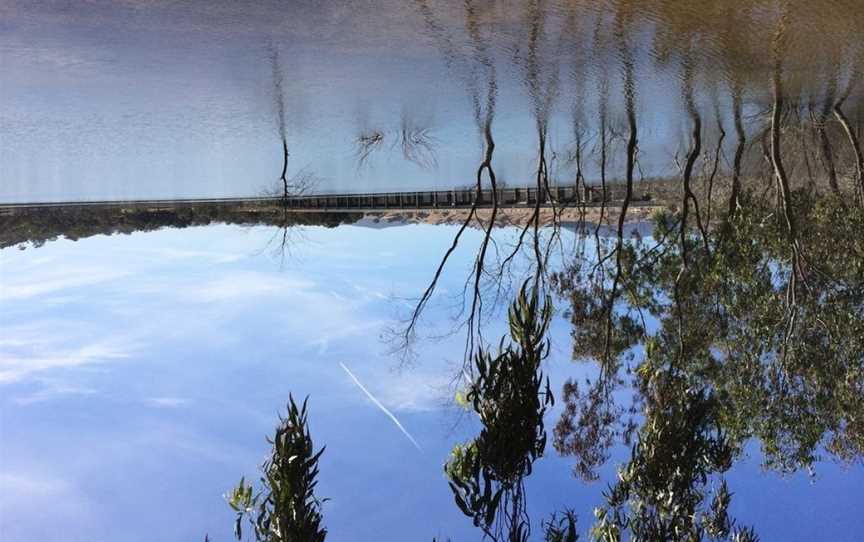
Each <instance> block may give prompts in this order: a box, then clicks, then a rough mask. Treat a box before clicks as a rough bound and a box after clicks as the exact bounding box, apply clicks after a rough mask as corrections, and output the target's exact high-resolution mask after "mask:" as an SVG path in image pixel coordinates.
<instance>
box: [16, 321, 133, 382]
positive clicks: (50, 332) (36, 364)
mask: <svg viewBox="0 0 864 542" xmlns="http://www.w3.org/2000/svg"><path fill="white" fill-rule="evenodd" d="M55 324H56V325H55ZM86 331H87V330H82V329H79V328H77V326H75V325H74V324H72V323H57V322H52V321H41V322H36V323H34V324H30V325H20V326H14V327H11V326H9V327H5V328H4V329H3V333H4V337H3V338H0V383H8V382H16V381H19V380H21V379H22V378H24V377H26V376H29V375H31V374H38V373H42V372H45V371H51V370H57V369H68V368H73V367H83V366H89V365H96V364H102V363H107V362H111V361H117V360H122V359H126V358H128V357H130V356H131V355H132V353H133V352H134V351H136V350H137V349H138V345H137V344H136V343H135V342H133V341H131V340H129V339H128V338H125V337H123V336H112V337H110V338H98V339H90V340H88V339H87V338H86V335H88V333H86Z"/></svg>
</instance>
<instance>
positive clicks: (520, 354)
mask: <svg viewBox="0 0 864 542" xmlns="http://www.w3.org/2000/svg"><path fill="white" fill-rule="evenodd" d="M551 316H552V304H551V300H550V299H549V297H545V298H544V299H543V300H542V302H541V300H540V299H539V295H538V293H537V290H536V289H530V291H529V285H528V282H526V283H525V284H524V285H523V286H522V288H521V290H520V292H519V295H518V297H517V299H516V300H515V301H514V302H513V304H512V305H511V307H510V311H509V321H510V337H511V340H512V343H511V344H508V345H506V346H505V344H504V340H503V339H502V341H501V344H500V346H499V353H498V354H497V355H496V356H494V357H493V356H492V355H491V354H490V353H489V352H488V351H486V350H484V349H481V350H480V351H479V352H478V353H477V354H476V356H475V357H474V369H475V371H476V377H475V379H474V380H473V382H472V383H471V385H470V386H469V388H468V391H467V394H466V396H465V399H466V402H467V403H468V404H470V405H471V408H472V410H473V411H474V412H476V413H477V414H478V416H479V418H480V421H481V423H482V425H483V428H482V430H481V432H480V435H479V436H478V437H477V438H476V439H474V440H473V441H471V442H470V443H467V444H464V445H457V446H456V447H455V448H454V449H453V453H452V454H451V458H450V460H449V461H448V462H447V464H446V465H445V467H444V472H445V474H446V475H447V478H448V480H449V484H450V488H451V490H452V492H453V497H454V499H455V502H456V505H457V506H458V507H459V509H460V510H461V511H462V512H463V513H464V514H465V515H466V516H468V517H471V518H472V519H473V521H474V524H475V525H476V526H478V527H481V528H482V529H483V530H484V532H485V533H486V534H487V535H489V536H493V538H496V537H495V535H494V534H493V530H496V528H495V525H498V526H501V525H504V526H505V527H506V528H503V529H504V530H506V531H507V537H508V538H507V539H508V540H514V541H515V540H527V538H528V535H529V533H530V526H529V525H528V524H527V523H526V522H525V521H524V510H525V503H524V492H523V489H522V480H523V479H524V478H525V476H527V475H529V474H530V473H531V467H532V464H533V462H534V461H535V460H536V459H537V458H538V457H540V456H542V455H543V452H544V449H545V447H546V432H545V429H544V425H543V415H544V414H545V412H546V409H547V408H548V406H550V405H551V404H552V403H553V397H552V393H551V390H550V389H549V381H548V379H544V377H543V373H542V372H541V371H540V364H541V362H542V361H543V359H544V358H545V357H546V356H547V355H548V348H549V345H548V341H547V339H546V337H545V335H546V332H547V330H548V328H549V322H550V320H551ZM502 509H504V512H505V513H504V517H501V514H500V513H499V512H501V510H502ZM496 519H498V520H499V521H498V523H497V524H496ZM498 530H501V529H498Z"/></svg>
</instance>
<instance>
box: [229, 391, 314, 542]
mask: <svg viewBox="0 0 864 542" xmlns="http://www.w3.org/2000/svg"><path fill="white" fill-rule="evenodd" d="M307 400H308V398H307ZM306 403H307V401H306V400H304V401H303V405H302V406H300V407H298V406H297V404H296V403H295V402H294V398H293V397H289V400H288V414H287V416H286V417H284V418H280V424H279V426H278V427H277V428H276V434H275V436H274V438H273V439H268V442H269V443H270V444H271V445H272V446H273V448H272V451H271V454H270V457H269V458H268V459H267V460H266V461H265V462H264V464H263V465H262V467H261V471H262V476H261V488H260V490H259V491H258V492H257V493H255V494H254V495H253V489H252V486H251V485H247V484H246V482H245V478H241V479H240V483H239V484H238V485H237V487H236V488H234V490H232V491H231V493H229V494H228V495H226V500H227V501H228V504H229V506H230V507H231V508H232V509H233V510H234V511H235V512H236V513H237V518H236V522H235V533H234V534H235V536H236V537H237V539H238V540H242V538H243V533H242V524H243V519H244V518H247V519H248V521H249V523H250V525H251V526H252V530H253V533H254V536H255V540H256V541H262V542H264V541H266V542H323V540H324V539H325V537H326V536H327V530H326V529H325V528H324V527H323V526H322V525H321V521H322V517H321V511H320V508H321V504H322V502H323V501H320V500H318V498H317V497H316V496H315V486H316V485H317V483H318V482H317V480H316V478H317V476H318V460H319V458H320V457H321V454H322V453H323V452H324V448H322V449H321V450H319V451H318V452H317V453H316V452H315V451H314V447H313V444H312V438H311V436H310V434H309V430H308V427H307V410H306Z"/></svg>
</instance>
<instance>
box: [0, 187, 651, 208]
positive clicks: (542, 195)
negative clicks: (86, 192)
mask: <svg viewBox="0 0 864 542" xmlns="http://www.w3.org/2000/svg"><path fill="white" fill-rule="evenodd" d="M665 191H667V187H665V186H664V185H663V184H659V183H647V182H646V183H637V186H635V187H634V195H633V203H634V204H640V203H641V204H645V203H649V202H650V203H654V204H656V203H657V202H658V200H663V199H664V196H663V193H664V192H665ZM624 195H625V187H624V185H623V184H621V183H615V184H610V185H608V186H607V189H606V197H605V202H606V203H607V204H610V205H613V204H615V203H620V202H621V201H623V199H624ZM496 197H497V201H498V206H499V207H501V208H519V207H536V206H537V205H538V201H539V205H540V207H552V206H553V205H561V204H567V205H575V204H583V203H584V204H585V205H588V206H599V205H600V204H601V203H603V200H604V197H603V190H602V189H601V188H600V187H599V186H596V185H592V186H584V187H576V186H573V185H568V186H554V187H551V188H550V189H549V190H546V189H545V188H540V189H538V188H537V187H525V188H499V189H497V190H496V191H495V192H494V193H493V190H491V189H484V190H481V191H480V192H478V191H477V190H475V189H470V188H463V189H451V190H435V191H412V192H376V193H365V194H350V193H349V194H310V195H294V196H289V197H288V198H281V197H273V196H268V197H251V198H186V199H182V198H181V199H141V200H111V201H108V200H106V201H68V202H34V203H10V204H2V203H0V214H2V215H7V216H8V215H15V214H17V213H18V212H28V211H38V210H40V209H50V208H58V207H62V208H76V207H102V208H111V207H113V208H118V207H120V208H138V209H140V208H146V209H168V208H177V207H184V206H196V205H217V206H222V205H225V206H271V205H280V206H281V205H284V206H285V207H287V208H288V209H291V210H292V211H298V212H303V211H314V212H358V211H360V212H378V211H389V210H394V209H403V210H407V211H410V210H421V209H458V208H470V207H471V206H473V205H475V204H476V206H477V207H479V208H491V207H492V206H493V202H494V201H495V199H496Z"/></svg>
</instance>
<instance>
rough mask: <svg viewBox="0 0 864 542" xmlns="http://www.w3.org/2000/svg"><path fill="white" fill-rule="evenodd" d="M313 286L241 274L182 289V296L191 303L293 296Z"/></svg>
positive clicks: (281, 279)
mask: <svg viewBox="0 0 864 542" xmlns="http://www.w3.org/2000/svg"><path fill="white" fill-rule="evenodd" d="M314 286H315V283H313V282H310V281H307V280H302V279H297V278H292V277H288V276H273V275H268V274H264V273H255V272H251V271H244V272H240V273H231V274H226V275H224V276H222V277H219V278H216V279H212V280H209V281H207V282H205V283H203V284H201V285H198V286H194V287H191V288H188V289H185V290H184V291H183V294H182V295H183V297H185V298H187V299H189V300H191V301H199V302H214V301H230V300H234V299H251V298H254V297H261V296H273V295H279V296H283V295H290V294H297V293H302V292H303V291H304V290H309V289H311V288H313V287H314Z"/></svg>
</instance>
